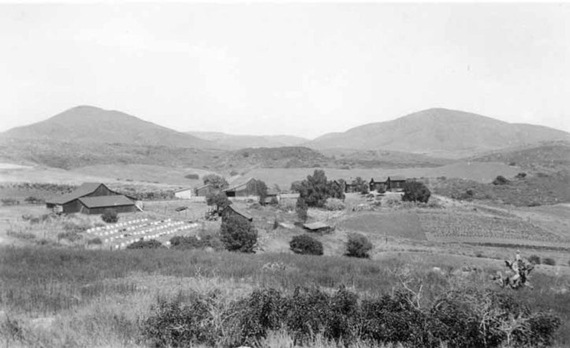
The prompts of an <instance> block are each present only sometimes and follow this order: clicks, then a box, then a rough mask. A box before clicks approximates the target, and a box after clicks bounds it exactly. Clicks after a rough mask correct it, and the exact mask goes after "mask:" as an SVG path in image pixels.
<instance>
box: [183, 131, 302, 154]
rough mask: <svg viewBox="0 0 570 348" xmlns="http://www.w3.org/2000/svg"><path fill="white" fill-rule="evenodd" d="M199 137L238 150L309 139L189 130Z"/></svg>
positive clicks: (289, 144) (289, 143) (283, 144)
mask: <svg viewBox="0 0 570 348" xmlns="http://www.w3.org/2000/svg"><path fill="white" fill-rule="evenodd" d="M187 134H190V135H193V136H195V137H197V138H200V139H204V140H208V141H212V142H214V143H216V144H217V145H218V146H220V147H223V148H227V149H232V150H238V149H245V148H258V147H282V146H298V145H301V144H303V143H306V142H308V141H309V139H305V138H301V137H296V136H291V135H234V134H225V133H220V132H193V131H191V132H187Z"/></svg>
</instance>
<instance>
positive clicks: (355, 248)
mask: <svg viewBox="0 0 570 348" xmlns="http://www.w3.org/2000/svg"><path fill="white" fill-rule="evenodd" d="M373 247H374V246H373V245H372V243H370V241H369V240H368V238H366V237H365V236H363V235H361V234H357V233H353V234H350V235H349V236H348V241H347V242H346V256H351V257H360V258H368V257H370V255H369V254H368V252H369V251H370V250H372V248H373Z"/></svg>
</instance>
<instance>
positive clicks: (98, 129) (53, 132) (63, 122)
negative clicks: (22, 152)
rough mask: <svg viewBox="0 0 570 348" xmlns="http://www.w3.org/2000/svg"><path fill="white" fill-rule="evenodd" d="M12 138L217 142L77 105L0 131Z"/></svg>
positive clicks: (197, 144)
mask: <svg viewBox="0 0 570 348" xmlns="http://www.w3.org/2000/svg"><path fill="white" fill-rule="evenodd" d="M2 136H3V137H7V138H11V139H32V140H40V139H41V140H43V141H44V146H45V145H46V142H49V141H65V142H72V143H91V144H93V143H121V144H136V145H153V146H158V145H160V146H175V147H191V148H195V147H198V148H210V147H216V145H215V144H214V143H212V142H209V141H207V140H203V139H199V138H197V137H194V136H192V135H189V134H185V133H181V132H177V131H175V130H172V129H169V128H166V127H162V126H159V125H157V124H154V123H151V122H147V121H143V120H141V119H139V118H137V117H135V116H131V115H128V114H126V113H124V112H120V111H114V110H113V111H111V110H103V109H100V108H97V107H93V106H77V107H74V108H71V109H69V110H67V111H64V112H62V113H60V114H58V115H55V116H53V117H51V118H49V119H47V120H45V121H42V122H38V123H34V124H32V125H28V126H23V127H17V128H13V129H11V130H9V131H7V132H4V133H3V134H2Z"/></svg>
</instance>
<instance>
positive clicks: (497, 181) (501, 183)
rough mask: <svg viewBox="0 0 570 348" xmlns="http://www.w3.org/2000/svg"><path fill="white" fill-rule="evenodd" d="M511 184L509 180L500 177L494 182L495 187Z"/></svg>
mask: <svg viewBox="0 0 570 348" xmlns="http://www.w3.org/2000/svg"><path fill="white" fill-rule="evenodd" d="M508 183H509V180H507V179H506V178H505V177H504V176H502V175H499V176H497V177H496V178H495V180H493V185H506V184H508Z"/></svg>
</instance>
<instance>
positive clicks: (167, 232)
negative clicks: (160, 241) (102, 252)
mask: <svg viewBox="0 0 570 348" xmlns="http://www.w3.org/2000/svg"><path fill="white" fill-rule="evenodd" d="M178 231H179V230H172V231H166V232H161V233H157V234H153V235H148V236H144V237H142V238H138V239H137V238H134V239H130V240H127V241H124V242H121V243H117V244H116V245H112V246H111V247H112V248H114V249H124V248H126V247H127V246H128V245H129V244H133V243H135V242H138V241H140V240H143V241H145V240H151V239H156V238H158V237H162V236H166V235H169V234H173V233H176V232H178ZM112 241H113V240H112V239H105V240H104V242H105V243H109V242H112ZM167 243H169V242H167Z"/></svg>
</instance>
